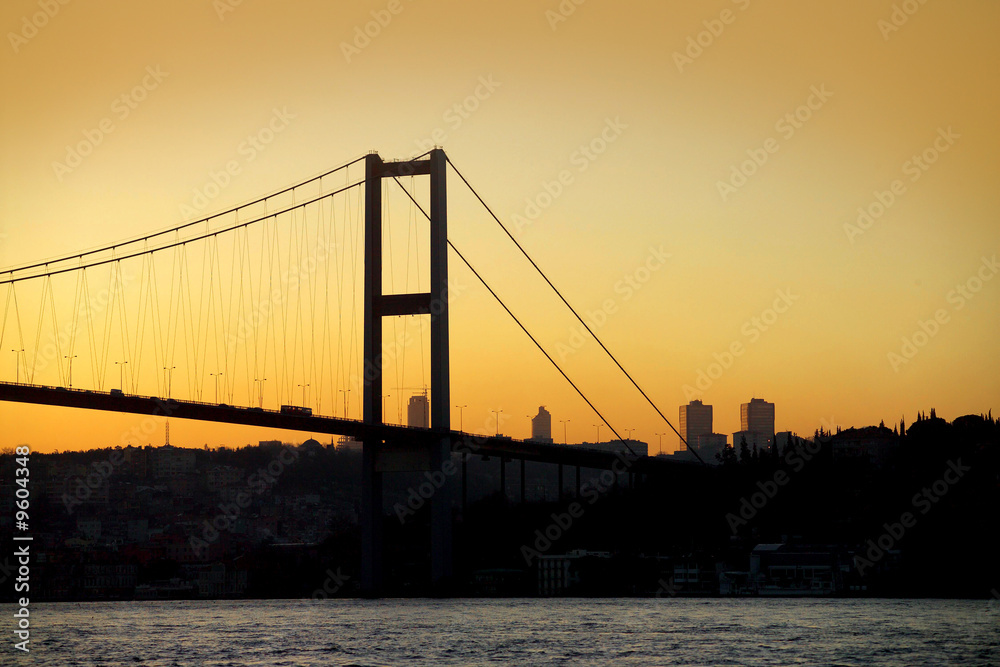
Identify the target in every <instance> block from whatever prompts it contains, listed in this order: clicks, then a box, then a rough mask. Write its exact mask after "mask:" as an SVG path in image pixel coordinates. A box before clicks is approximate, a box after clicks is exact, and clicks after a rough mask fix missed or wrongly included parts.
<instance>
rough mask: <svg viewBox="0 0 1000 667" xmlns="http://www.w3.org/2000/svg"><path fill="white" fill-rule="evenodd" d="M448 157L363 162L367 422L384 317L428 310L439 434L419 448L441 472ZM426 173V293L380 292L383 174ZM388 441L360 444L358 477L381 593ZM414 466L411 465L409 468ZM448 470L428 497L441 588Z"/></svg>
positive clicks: (365, 562) (367, 555)
mask: <svg viewBox="0 0 1000 667" xmlns="http://www.w3.org/2000/svg"><path fill="white" fill-rule="evenodd" d="M446 167H447V158H446V157H445V153H444V151H443V150H441V149H439V148H437V149H434V150H432V151H431V152H430V154H429V157H428V158H427V159H418V160H410V161H405V162H384V161H383V160H382V158H380V157H379V155H378V154H377V153H372V154H370V155H368V156H367V157H366V159H365V296H364V306H365V317H364V322H365V329H364V391H363V393H364V421H365V423H366V424H368V425H371V426H377V425H380V424H382V423H384V422H383V418H384V416H383V415H382V359H383V357H382V318H383V317H394V316H400V315H430V318H431V336H430V338H431V351H430V357H431V393H430V417H431V423H430V427H431V429H432V430H433V431H440V432H442V435H441V438H440V439H434V440H433V442H432V444H431V445H429V447H428V450H427V451H424V452H423V454H425V456H424V457H423V460H424V461H425V463H424V465H423V469H430V470H441V469H442V466H443V465H444V464H445V462H448V461H450V459H451V442H450V439H449V438H448V437H447V436H446V435H445V432H447V431H449V430H450V429H451V419H450V405H451V391H450V373H449V358H448V205H447V186H446V180H445V177H446V173H445V170H446ZM414 175H427V176H429V177H430V291H429V292H425V293H414V294H391V295H386V294H383V293H382V179H384V178H396V177H401V176H414ZM394 449H395V448H394V447H393V443H392V442H387V441H386V440H384V439H383V438H380V437H375V438H367V439H365V440H364V445H363V449H362V479H361V540H362V542H361V588H362V591H363V592H364V593H365V594H367V595H378V594H379V593H380V592H381V590H382V584H383V578H382V575H383V559H382V554H383V539H382V523H383V520H384V515H383V511H382V474H383V473H384V472H387V471H391V470H400V469H405V467H404V468H400V467H398V458H397V460H395V461H394V454H398V453H399V450H395V451H394ZM410 469H412V468H410ZM452 477H453V475H445V476H444V480H445V481H444V485H443V486H442V487H441V488H440V489H438V490H437V491H436V492H435V494H434V496H433V497H432V498H431V580H432V583H433V586H434V588H435V589H436V590H437V591H438V592H442V593H443V592H446V591H447V590H448V587H449V585H450V583H451V578H452V517H451V506H452V496H453V494H454V489H453V486H454V481H453V479H452Z"/></svg>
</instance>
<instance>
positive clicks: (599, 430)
mask: <svg viewBox="0 0 1000 667" xmlns="http://www.w3.org/2000/svg"><path fill="white" fill-rule="evenodd" d="M591 426H596V427H597V444H601V425H600V424H591Z"/></svg>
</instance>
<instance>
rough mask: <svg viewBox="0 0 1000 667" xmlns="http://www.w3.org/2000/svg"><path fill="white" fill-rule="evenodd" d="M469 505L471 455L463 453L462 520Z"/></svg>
mask: <svg viewBox="0 0 1000 667" xmlns="http://www.w3.org/2000/svg"><path fill="white" fill-rule="evenodd" d="M468 504H469V455H468V454H467V453H466V452H462V518H463V519H464V518H465V511H466V508H467V506H468Z"/></svg>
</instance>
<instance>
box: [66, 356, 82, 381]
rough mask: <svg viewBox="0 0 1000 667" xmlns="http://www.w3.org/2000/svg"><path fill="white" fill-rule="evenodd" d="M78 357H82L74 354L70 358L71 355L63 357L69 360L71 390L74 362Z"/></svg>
mask: <svg viewBox="0 0 1000 667" xmlns="http://www.w3.org/2000/svg"><path fill="white" fill-rule="evenodd" d="M78 356H80V355H77V354H74V355H73V356H70V355H68V354H67V355H64V356H63V359H69V388H70V389H72V388H73V360H74V359H76V358H77V357H78Z"/></svg>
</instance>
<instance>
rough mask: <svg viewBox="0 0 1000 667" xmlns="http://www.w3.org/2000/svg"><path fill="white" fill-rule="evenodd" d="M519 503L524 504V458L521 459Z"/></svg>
mask: <svg viewBox="0 0 1000 667" xmlns="http://www.w3.org/2000/svg"><path fill="white" fill-rule="evenodd" d="M521 504H522V505H523V504H524V459H521Z"/></svg>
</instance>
